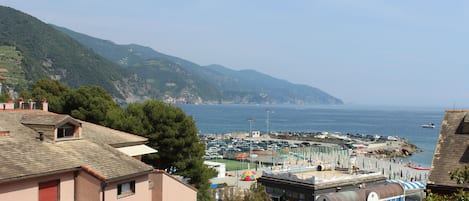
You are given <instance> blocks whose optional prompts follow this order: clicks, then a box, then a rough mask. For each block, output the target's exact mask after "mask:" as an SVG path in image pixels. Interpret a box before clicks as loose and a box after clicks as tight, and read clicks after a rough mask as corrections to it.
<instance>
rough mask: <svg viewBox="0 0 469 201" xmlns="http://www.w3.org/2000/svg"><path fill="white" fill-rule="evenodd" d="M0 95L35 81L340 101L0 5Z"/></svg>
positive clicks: (136, 91)
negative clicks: (86, 32) (76, 29)
mask: <svg viewBox="0 0 469 201" xmlns="http://www.w3.org/2000/svg"><path fill="white" fill-rule="evenodd" d="M0 69H6V71H5V70H0V76H2V77H6V78H7V79H6V80H4V81H3V82H2V83H3V90H2V92H5V91H10V92H20V91H22V90H24V89H25V88H27V87H29V85H30V84H31V83H32V82H33V81H35V80H37V79H39V78H50V79H54V80H59V81H61V82H63V83H65V84H67V85H68V86H69V87H71V88H77V87H79V86H83V85H85V86H91V85H98V86H102V87H103V88H104V89H106V90H107V91H108V92H109V93H110V94H111V95H112V96H113V97H114V98H115V99H117V100H119V101H120V102H127V103H129V102H134V101H142V100H147V99H160V100H167V101H179V102H188V103H261V104H262V103H272V104H341V103H342V101H341V100H339V99H337V98H335V97H332V96H330V95H328V94H327V93H325V92H323V91H321V90H319V89H316V88H313V87H310V86H305V85H296V84H292V83H289V82H287V81H284V80H279V79H276V78H273V77H270V76H268V75H265V74H262V73H259V72H256V71H252V70H242V71H234V70H230V69H228V68H225V67H223V66H218V65H211V66H205V67H204V66H199V65H197V64H195V63H193V62H190V61H187V60H184V59H181V58H178V57H174V56H170V55H165V54H162V53H159V52H157V51H155V50H153V49H151V48H148V47H144V46H140V45H134V44H131V45H118V44H115V43H113V42H111V41H107V40H102V39H98V38H94V37H91V36H87V35H84V34H80V33H77V32H73V31H71V30H68V29H65V28H61V27H57V26H53V25H48V24H45V23H43V22H41V21H40V20H38V19H36V18H34V17H32V16H29V15H27V14H25V13H22V12H20V11H17V10H15V9H12V8H8V7H3V6H0Z"/></svg>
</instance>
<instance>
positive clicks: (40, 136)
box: [37, 131, 44, 141]
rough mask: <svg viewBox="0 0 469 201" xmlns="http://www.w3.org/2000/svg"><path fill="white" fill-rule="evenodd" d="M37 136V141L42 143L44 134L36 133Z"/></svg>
mask: <svg viewBox="0 0 469 201" xmlns="http://www.w3.org/2000/svg"><path fill="white" fill-rule="evenodd" d="M37 134H38V135H39V136H38V137H37V138H38V139H39V141H44V132H42V131H38V132H37Z"/></svg>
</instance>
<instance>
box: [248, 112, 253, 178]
mask: <svg viewBox="0 0 469 201" xmlns="http://www.w3.org/2000/svg"><path fill="white" fill-rule="evenodd" d="M248 121H249V138H250V139H249V163H248V169H249V170H250V169H251V161H252V121H253V119H252V117H249V119H248Z"/></svg>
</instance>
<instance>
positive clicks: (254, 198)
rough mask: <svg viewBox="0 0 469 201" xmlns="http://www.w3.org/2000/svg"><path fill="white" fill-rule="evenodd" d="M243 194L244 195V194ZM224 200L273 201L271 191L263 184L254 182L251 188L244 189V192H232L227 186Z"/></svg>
mask: <svg viewBox="0 0 469 201" xmlns="http://www.w3.org/2000/svg"><path fill="white" fill-rule="evenodd" d="M242 195H243V196H242ZM223 200H224V201H271V200H272V199H271V198H270V196H269V193H267V191H266V190H265V187H264V186H262V185H261V184H257V183H254V184H252V185H251V186H250V187H249V190H244V193H237V192H232V191H231V189H229V188H226V189H225V190H224V191H223Z"/></svg>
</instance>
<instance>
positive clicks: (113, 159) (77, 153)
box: [0, 111, 153, 183]
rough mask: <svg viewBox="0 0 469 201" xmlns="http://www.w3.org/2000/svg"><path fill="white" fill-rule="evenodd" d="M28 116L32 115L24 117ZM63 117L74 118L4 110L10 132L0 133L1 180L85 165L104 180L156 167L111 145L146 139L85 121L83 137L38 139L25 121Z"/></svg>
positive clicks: (2, 119) (0, 122) (3, 122)
mask: <svg viewBox="0 0 469 201" xmlns="http://www.w3.org/2000/svg"><path fill="white" fill-rule="evenodd" d="M25 115H26V116H29V117H26V118H23V117H24V116H25ZM30 117H34V118H30ZM40 117H43V118H40ZM31 120H33V121H31ZM41 120H44V121H41ZM64 120H65V121H67V120H73V118H71V117H68V116H64V115H55V114H54V113H49V112H42V111H35V112H25V111H12V112H2V113H1V115H0V127H1V128H2V130H4V131H9V135H7V136H0V183H2V182H7V181H11V180H17V179H22V178H29V177H36V176H40V175H47V174H52V173H57V172H63V171H70V170H73V169H80V168H83V167H86V168H87V170H90V171H93V172H94V173H96V174H97V175H100V176H101V179H105V181H112V180H116V179H120V178H124V177H126V176H132V175H137V174H147V173H149V172H151V171H152V170H153V168H152V167H151V166H149V165H146V164H144V163H142V162H141V161H139V160H136V159H134V158H132V157H130V156H127V155H125V154H123V153H121V152H119V151H118V150H117V149H115V148H114V147H112V146H111V145H109V144H108V143H143V142H145V141H146V139H145V138H142V137H139V136H135V135H131V134H128V133H123V132H119V131H115V130H112V129H109V128H106V127H102V126H97V125H94V124H91V123H88V122H82V127H83V131H82V138H81V139H79V140H69V141H57V142H46V141H40V140H39V139H37V137H38V134H37V133H36V131H34V130H33V129H31V128H29V127H28V126H27V125H24V124H22V123H25V122H27V123H40V124H43V125H51V124H52V125H55V124H56V123H58V122H63V121H64ZM96 136H99V137H96ZM104 138H107V139H104Z"/></svg>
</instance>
